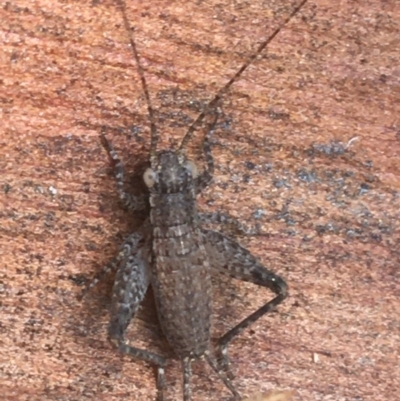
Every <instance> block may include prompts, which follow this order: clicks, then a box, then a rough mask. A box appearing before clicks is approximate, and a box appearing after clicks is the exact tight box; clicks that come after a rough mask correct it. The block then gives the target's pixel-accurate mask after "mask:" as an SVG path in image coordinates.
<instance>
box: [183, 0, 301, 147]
mask: <svg viewBox="0 0 400 401" xmlns="http://www.w3.org/2000/svg"><path fill="white" fill-rule="evenodd" d="M306 3H307V0H303V1H302V2H301V3H300V4H299V5H298V6H297V7H296V8H295V9H294V10H293V11H292V13H291V14H290V15H289V16H288V17H286V19H285V20H284V21H283V22H282V23H281V24H280V25H279V26H278V28H276V29H275V31H274V32H273V33H272V35H271V36H270V37H269V38H268V39H266V40H265V41H264V42H262V43H261V44H260V46H259V47H258V49H257V50H256V51H255V52H254V53H253V54H252V55H251V56H250V57H249V58H248V59H247V61H246V62H245V63H244V64H243V65H242V66H241V67H240V69H239V70H238V71H237V72H236V74H235V75H234V76H233V77H232V78H231V79H230V80H229V81H228V82H227V83H226V84H225V85H224V86H223V87H222V88H221V89H220V90H219V91H218V92H217V94H216V95H215V96H214V98H213V99H212V100H211V101H210V102H209V103H208V104H207V106H206V107H204V109H203V111H202V112H201V113H200V114H199V115H198V117H197V119H196V120H195V121H194V122H193V123H192V125H191V126H190V127H189V129H188V131H187V133H186V135H185V136H184V138H183V139H182V142H181V146H180V147H179V150H180V151H181V152H184V151H185V150H186V146H187V144H188V143H189V141H190V140H191V139H192V137H193V133H194V131H195V129H196V127H197V126H198V125H200V123H201V122H202V121H203V119H204V117H205V116H206V115H207V113H208V112H209V111H210V109H212V108H213V107H214V106H215V105H216V104H217V103H218V101H219V100H220V99H221V98H222V96H223V95H224V94H225V93H226V92H227V91H228V89H229V88H230V87H231V86H232V84H233V83H234V82H235V81H236V80H237V79H238V78H239V77H240V76H241V75H242V74H243V72H244V71H245V70H246V68H247V67H248V66H249V65H250V64H251V63H252V62H253V61H254V60H255V59H256V58H257V56H258V55H259V54H260V53H261V52H262V51H263V50H264V49H265V48H266V47H267V46H268V44H269V43H270V42H271V41H272V40H273V39H274V38H275V36H276V35H278V33H279V32H280V31H281V29H282V28H283V27H284V26H285V25H287V24H288V23H289V21H290V20H291V19H292V18H293V17H294V16H295V15H296V14H297V13H298V12H299V11H300V9H301V8H302V7H303V6H304V4H306Z"/></svg>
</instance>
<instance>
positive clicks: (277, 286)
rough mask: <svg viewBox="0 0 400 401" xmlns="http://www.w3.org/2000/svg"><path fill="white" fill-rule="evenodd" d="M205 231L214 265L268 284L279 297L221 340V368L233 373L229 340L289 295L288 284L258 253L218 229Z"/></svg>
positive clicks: (245, 279) (237, 277)
mask: <svg viewBox="0 0 400 401" xmlns="http://www.w3.org/2000/svg"><path fill="white" fill-rule="evenodd" d="M203 234H204V236H205V247H206V250H207V252H208V254H209V255H210V261H212V265H211V267H212V268H213V269H214V270H216V271H218V272H220V273H223V274H227V275H229V276H231V277H233V278H236V279H238V280H242V281H247V282H250V283H254V284H257V285H260V286H262V287H267V288H269V289H270V290H271V291H273V292H274V293H275V294H276V297H275V298H273V299H272V300H271V301H269V302H267V303H266V304H265V305H263V306H262V307H261V308H259V309H257V310H256V311H255V312H253V313H252V314H251V315H250V316H248V317H247V318H245V319H243V320H242V321H241V322H240V323H239V324H237V325H236V326H235V327H234V328H233V329H231V330H229V331H228V332H227V333H226V334H224V335H223V336H222V337H221V338H220V339H219V340H218V343H217V353H218V354H219V356H220V364H221V368H223V369H224V370H225V371H226V372H227V374H228V375H229V376H230V377H232V376H233V375H232V373H231V372H230V369H229V359H228V345H229V343H230V342H231V341H232V340H233V339H234V338H235V337H236V336H237V335H238V334H240V333H241V332H242V331H243V330H244V329H246V328H247V327H249V326H250V325H251V324H253V323H254V322H255V321H256V320H258V319H259V318H260V317H262V316H263V315H264V314H266V313H268V312H270V311H271V310H273V309H274V308H275V307H276V306H277V305H279V304H280V303H281V302H282V301H283V300H284V299H285V298H286V297H287V295H288V286H287V284H286V282H285V281H284V280H283V279H282V278H281V277H280V276H278V275H277V274H275V273H273V272H272V271H270V270H268V269H266V268H265V267H264V266H263V265H262V264H261V263H260V261H259V260H258V259H257V258H256V257H254V256H253V255H252V254H251V253H250V252H249V251H248V250H247V249H245V248H243V247H242V246H240V245H239V244H238V243H237V242H236V241H234V240H232V239H230V238H228V237H226V236H225V235H223V234H221V233H219V232H216V231H211V230H203Z"/></svg>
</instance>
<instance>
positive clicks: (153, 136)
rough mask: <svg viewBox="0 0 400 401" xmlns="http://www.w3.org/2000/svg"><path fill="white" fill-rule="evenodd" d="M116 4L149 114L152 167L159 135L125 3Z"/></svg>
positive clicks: (120, 0) (121, 1) (154, 161)
mask: <svg viewBox="0 0 400 401" xmlns="http://www.w3.org/2000/svg"><path fill="white" fill-rule="evenodd" d="M118 4H119V6H120V9H121V13H122V18H123V20H124V25H125V29H126V30H127V31H128V32H129V42H130V45H131V49H132V53H133V56H134V57H135V61H136V66H137V70H138V73H139V77H140V82H141V83H142V89H143V93H144V96H145V98H146V103H147V110H148V112H149V119H150V130H151V144H150V163H151V165H152V166H154V165H155V163H156V160H157V142H158V139H159V135H158V133H157V127H156V124H155V121H154V111H153V107H152V105H151V101H150V95H149V91H148V89H147V83H146V78H145V77H144V71H143V66H142V64H141V62H140V58H139V53H138V51H137V48H136V43H135V40H134V39H133V36H132V30H131V27H130V26H129V21H128V19H127V17H126V4H125V1H123V0H119V1H118Z"/></svg>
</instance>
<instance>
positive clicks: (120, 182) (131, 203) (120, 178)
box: [100, 132, 148, 211]
mask: <svg viewBox="0 0 400 401" xmlns="http://www.w3.org/2000/svg"><path fill="white" fill-rule="evenodd" d="M100 139H101V143H102V145H103V146H104V148H105V150H106V151H107V153H108V156H109V157H110V159H111V161H112V163H113V166H114V174H115V179H116V181H117V190H118V194H119V197H120V199H121V201H122V202H123V204H124V206H125V207H126V208H128V209H129V210H132V211H143V210H145V209H146V207H147V202H148V200H147V196H146V195H145V194H143V195H141V196H135V195H132V194H130V193H128V192H125V189H124V177H125V172H124V166H123V165H122V162H121V160H120V159H119V157H118V154H117V152H116V151H115V149H114V147H113V146H112V145H111V143H110V142H109V141H108V140H107V138H106V136H105V134H104V132H102V133H101V134H100Z"/></svg>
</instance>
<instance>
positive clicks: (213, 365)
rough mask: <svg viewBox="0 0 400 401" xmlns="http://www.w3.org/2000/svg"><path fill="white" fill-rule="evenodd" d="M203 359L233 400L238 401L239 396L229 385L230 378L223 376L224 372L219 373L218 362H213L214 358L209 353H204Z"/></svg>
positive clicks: (231, 385)
mask: <svg viewBox="0 0 400 401" xmlns="http://www.w3.org/2000/svg"><path fill="white" fill-rule="evenodd" d="M204 358H205V360H206V361H207V363H208V364H209V365H210V366H211V368H212V369H213V370H214V372H215V373H216V374H217V375H218V377H219V378H220V379H221V380H222V382H223V383H224V384H225V386H226V387H227V388H228V389H229V390H230V391H231V393H232V394H233V396H234V397H235V400H240V399H241V396H240V394H239V393H238V392H237V390H236V389H235V387H234V386H233V384H232V383H231V380H230V378H229V377H228V376H227V375H226V374H225V372H221V369H220V368H219V366H218V362H217V361H216V360H215V358H214V357H212V356H211V354H210V353H209V352H206V353H205V354H204Z"/></svg>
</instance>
